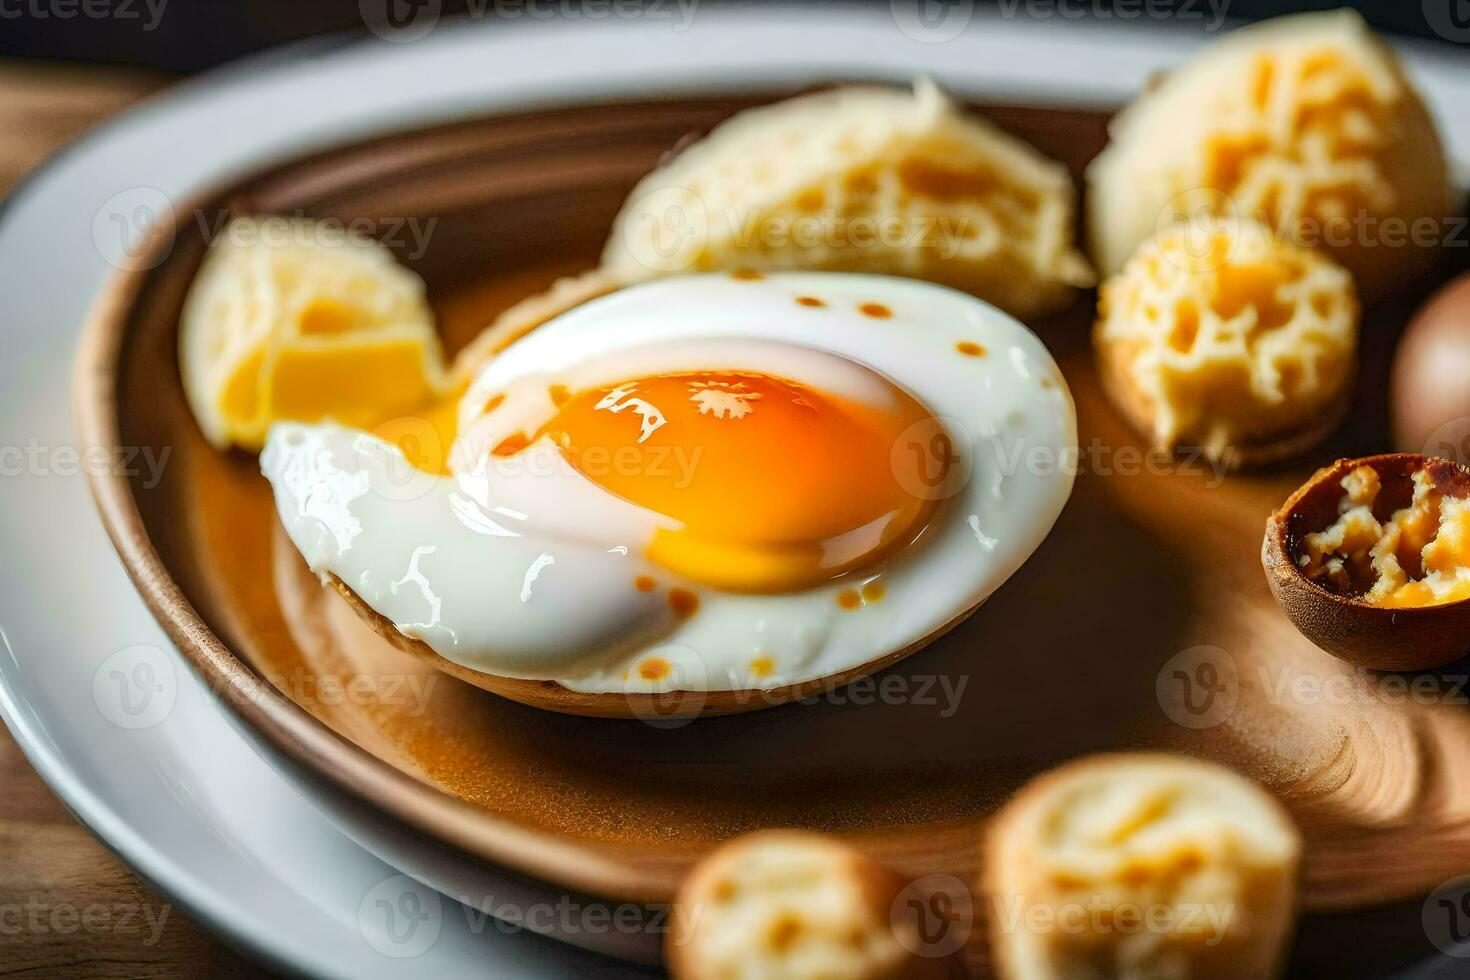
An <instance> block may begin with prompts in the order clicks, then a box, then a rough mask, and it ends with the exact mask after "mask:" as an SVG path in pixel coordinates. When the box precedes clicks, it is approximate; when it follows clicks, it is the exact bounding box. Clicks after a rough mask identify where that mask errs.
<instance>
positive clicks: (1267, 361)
mask: <svg viewBox="0 0 1470 980" xmlns="http://www.w3.org/2000/svg"><path fill="white" fill-rule="evenodd" d="M1093 339H1094V343H1095V346H1096V349H1097V355H1098V366H1099V372H1100V374H1101V375H1102V379H1103V385H1104V387H1105V389H1106V390H1107V392H1108V394H1109V396H1110V397H1111V398H1112V400H1113V402H1114V404H1115V405H1117V407H1118V409H1119V410H1120V411H1121V412H1122V413H1123V414H1124V416H1125V417H1127V419H1128V420H1129V422H1130V423H1131V424H1132V425H1133V427H1134V428H1136V429H1137V430H1139V431H1140V432H1142V433H1144V434H1146V435H1147V436H1148V437H1149V438H1150V439H1151V440H1152V442H1153V443H1154V444H1155V445H1156V446H1158V447H1160V448H1163V449H1173V448H1175V447H1177V446H1181V445H1197V446H1201V447H1203V448H1204V450H1205V451H1206V452H1207V453H1208V454H1209V455H1210V457H1211V458H1213V459H1216V460H1219V461H1222V462H1224V463H1227V464H1229V465H1257V464H1262V463H1267V462H1271V461H1274V460H1277V459H1284V458H1287V457H1289V456H1292V455H1295V454H1297V453H1299V452H1301V451H1303V450H1304V449H1307V448H1309V447H1310V446H1312V445H1313V444H1315V443H1317V442H1319V441H1320V440H1321V439H1323V438H1325V437H1326V436H1327V435H1328V434H1330V433H1331V431H1332V430H1333V428H1335V426H1336V425H1337V423H1338V422H1339V421H1340V420H1341V417H1342V414H1343V412H1344V411H1345V410H1346V408H1347V405H1348V401H1349V399H1350V396H1351V386H1352V382H1353V374H1354V364H1355V359H1356V355H1357V347H1358V304H1357V300H1356V298H1355V296H1354V293H1353V288H1352V281H1351V278H1350V277H1349V275H1348V273H1347V272H1346V270H1344V269H1342V268H1341V267H1340V266H1338V265H1336V264H1335V263H1334V262H1332V261H1331V260H1330V259H1328V258H1326V257H1325V256H1323V255H1321V254H1320V253H1316V252H1309V251H1307V250H1305V249H1301V248H1297V247H1296V246H1294V245H1290V244H1285V243H1281V242H1278V241H1275V240H1274V239H1273V238H1272V236H1271V234H1270V232H1269V231H1268V230H1267V229H1266V228H1264V227H1263V226H1261V225H1259V224H1257V223H1256V222H1253V221H1227V220H1222V221H1216V222H1213V223H1211V224H1209V225H1208V226H1207V227H1200V226H1196V225H1192V224H1178V225H1175V226H1172V227H1170V228H1168V229H1166V230H1165V231H1164V232H1162V233H1161V234H1159V235H1158V236H1157V237H1156V238H1154V239H1151V240H1149V241H1146V242H1145V243H1144V244H1143V245H1142V246H1140V248H1139V249H1138V252H1137V254H1135V255H1134V256H1133V258H1132V259H1130V260H1129V262H1128V264H1127V266H1125V267H1124V269H1123V271H1122V272H1121V273H1119V274H1118V275H1116V276H1114V277H1113V278H1111V279H1109V280H1108V281H1107V282H1105V283H1104V284H1103V286H1102V289H1101V291H1100V296H1099V306H1098V321H1097V326H1096V328H1095V330H1094V334H1093Z"/></svg>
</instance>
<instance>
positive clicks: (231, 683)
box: [71, 133, 681, 905]
mask: <svg viewBox="0 0 1470 980" xmlns="http://www.w3.org/2000/svg"><path fill="white" fill-rule="evenodd" d="M398 135H401V134H397V133H395V134H390V135H389V136H388V137H387V138H389V139H392V138H394V137H395V136H398ZM368 142H373V141H371V140H369V141H364V144H365V143H368ZM291 163H292V161H289V160H287V161H282V162H277V163H275V164H272V165H269V166H268V167H266V168H263V169H262V170H260V171H257V172H255V173H253V174H248V175H245V176H244V177H243V178H240V179H237V180H232V181H230V183H231V185H233V186H243V185H245V184H247V183H249V182H250V181H251V180H253V179H255V178H256V177H259V176H261V175H262V174H266V173H271V172H276V171H278V170H279V169H280V168H282V167H286V166H290V165H291ZM220 197H221V195H220V193H218V192H217V191H206V192H204V193H200V194H197V195H195V196H194V197H193V198H192V199H191V200H190V201H189V202H188V204H187V206H186V207H184V208H180V209H176V214H192V213H194V211H195V210H196V208H197V206H200V205H203V204H205V203H207V202H212V201H217V200H219V199H220ZM179 227H180V223H179V222H178V221H177V219H175V220H174V221H173V223H172V224H171V225H169V224H161V225H160V229H161V231H163V232H166V233H163V234H159V235H157V236H156V237H155V238H154V239H153V241H152V243H151V245H150V247H149V249H148V250H147V251H145V252H144V253H143V254H141V255H140V256H139V261H138V262H137V263H136V266H137V268H131V269H121V270H118V271H117V272H115V273H114V274H113V275H112V277H111V278H110V279H109V280H108V281H107V282H106V283H105V285H104V286H103V289H102V291H101V293H100V294H99V296H98V298H97V300H96V302H95V303H94V305H93V306H92V308H91V310H90V312H89V313H88V315H87V319H86V321H85V323H84V324H83V328H82V331H81V337H80V340H79V342H78V347H77V353H76V359H75V362H74V366H73V374H72V396H71V405H72V414H73V421H74V425H75V428H76V433H77V439H78V444H79V448H80V449H81V450H82V451H83V452H86V451H88V450H89V449H90V447H93V446H99V447H106V448H108V449H112V448H115V447H117V446H119V445H120V444H121V441H122V439H121V435H122V428H121V419H120V415H119V411H118V389H119V383H118V378H119V373H120V370H121V366H122V358H123V354H124V352H125V350H126V348H127V344H128V341H129V339H130V334H131V327H132V317H131V316H130V313H131V311H132V310H133V309H134V308H135V307H136V304H137V301H138V299H139V297H140V296H141V295H142V294H143V292H144V290H145V289H146V288H147V286H148V284H149V283H150V281H151V280H152V279H153V277H154V275H155V273H156V272H157V271H158V269H159V268H162V267H163V266H164V264H165V262H166V260H167V253H168V250H170V249H172V248H173V246H174V244H175V239H174V233H175V232H176V231H177V230H178V229H179ZM160 252H162V253H163V254H162V255H161V256H160V254H159V253H160ZM153 260H157V261H153ZM87 482H88V486H89V488H90V489H91V492H92V497H93V499H94V501H95V502H96V505H97V510H98V514H99V516H100V517H101V519H102V524H103V527H104V528H105V529H106V531H107V534H108V537H109V538H110V539H111V540H112V543H113V547H114V548H115V549H116V550H117V553H118V556H119V557H120V558H121V559H122V564H123V567H124V569H125V570H126V571H127V574H128V577H129V578H130V579H132V581H133V584H134V586H135V587H136V588H137V589H138V592H139V594H140V595H141V596H142V597H143V601H144V602H145V603H146V604H147V606H148V608H149V610H150V611H151V612H152V614H153V617H154V618H155V619H156V620H157V621H158V623H159V624H160V625H161V626H162V627H163V629H164V631H165V632H166V633H167V634H168V636H169V638H170V639H171V640H172V641H173V643H174V645H175V646H176V647H178V649H179V650H180V652H182V653H183V654H184V656H185V657H187V658H188V660H189V662H190V663H191V664H192V665H193V667H194V670H195V672H196V673H197V675H198V676H199V677H200V679H201V680H203V681H204V683H205V685H206V686H207V687H208V688H209V691H210V693H212V694H213V695H214V696H215V697H216V698H217V699H218V700H220V701H221V702H223V703H224V704H225V706H226V707H227V708H228V709H229V710H230V711H232V712H233V713H234V714H235V715H236V716H237V717H239V718H240V719H241V720H243V721H244V722H246V723H247V724H248V725H249V726H250V727H251V728H252V729H253V730H254V731H255V732H257V733H259V734H260V735H262V736H264V737H265V739H266V741H268V742H269V743H270V744H271V745H272V746H273V747H274V748H275V749H277V750H279V751H281V752H282V753H284V754H285V755H286V756H287V757H289V758H290V759H292V760H293V761H295V762H296V763H298V764H299V765H301V766H303V767H304V768H306V769H307V770H308V771H310V772H311V773H313V774H316V775H319V776H322V777H325V778H326V779H327V780H328V781H329V782H330V783H332V784H334V785H335V786H337V787H338V788H341V789H344V790H346V791H348V792H350V793H352V794H353V795H355V796H358V797H360V798H361V799H363V800H364V801H365V802H367V803H368V804H369V805H371V806H373V807H376V808H378V809H380V810H382V811H384V812H386V813H387V814H389V815H390V816H392V817H393V818H395V819H397V820H400V821H402V822H403V823H406V824H408V825H409V826H411V827H413V828H415V829H417V830H418V831H420V832H422V833H424V834H426V835H428V836H430V837H432V838H435V839H438V840H441V841H444V842H447V843H449V844H451V845H453V846H454V847H456V848H458V849H460V850H462V851H464V852H467V853H468V854H469V855H471V856H473V857H475V858H479V859H482V860H485V861H488V862H490V863H492V864H495V865H499V866H503V867H506V868H509V869H511V870H513V871H516V872H519V873H522V874H526V875H529V876H531V877H533V878H537V879H540V880H542V881H546V882H549V883H552V884H554V885H556V886H559V887H564V888H567V889H570V890H572V891H575V892H578V893H582V894H585V895H594V896H602V897H606V898H614V899H616V900H618V901H620V902H630V903H635V904H649V905H659V904H664V903H667V902H670V901H672V900H673V897H674V893H675V890H676V889H677V887H678V882H679V879H680V877H681V876H680V875H679V874H678V873H677V871H676V870H675V869H674V868H673V867H672V865H671V863H670V861H669V858H668V853H667V852H666V851H665V850H663V849H661V848H655V847H652V846H648V847H643V846H639V845H636V844H623V843H617V844H614V843H598V842H593V841H580V840H578V839H576V838H574V837H567V836H562V835H558V834H556V833H553V832H550V831H543V830H536V829H532V828H529V827H525V826H523V825H520V824H517V823H515V822H513V821H510V820H507V819H505V818H503V817H498V816H496V815H495V814H493V813H490V812H489V811H487V810H484V809H482V808H480V807H477V806H475V805H473V804H471V803H469V802H467V801H465V800H462V799H459V798H457V797H455V796H452V795H451V794H449V793H447V792H445V791H443V790H441V789H439V788H437V787H434V786H431V785H429V784H427V783H423V782H421V781H419V780H418V779H415V778H414V777H413V776H411V775H409V774H408V773H406V772H403V771H402V770H400V769H398V768H396V767H394V766H392V765H391V764H389V763H388V762H385V761H384V760H382V759H379V758H378V757H377V756H374V755H373V754H372V753H370V752H368V751H367V750H366V749H364V748H362V747H361V746H359V745H357V744H355V743H354V742H352V741H351V740H349V739H347V738H346V737H344V736H342V735H340V734H339V733H337V732H336V731H334V730H332V729H331V728H330V727H329V726H328V725H327V724H326V723H325V722H323V721H321V720H319V719H318V718H316V717H315V716H313V715H312V714H311V713H310V712H308V711H306V710H305V709H304V708H302V707H301V706H300V705H298V704H296V703H295V702H294V701H292V700H291V699H290V698H288V697H287V696H286V695H285V694H283V693H282V692H281V691H279V690H277V689H276V688H275V687H274V686H273V685H271V684H270V683H269V682H268V681H267V680H265V678H263V677H261V676H260V675H258V674H257V673H256V672H255V671H254V670H253V669H252V668H251V667H250V666H249V665H248V664H247V663H246V662H245V661H244V660H242V659H241V658H240V657H238V656H237V655H236V654H235V653H234V652H233V651H231V650H230V649H229V647H228V646H226V645H225V643H224V642H223V641H222V640H221V639H220V637H219V636H218V635H217V634H215V632H214V631H213V630H212V629H211V628H210V627H209V625H208V624H206V623H205V622H204V620H203V618H202V617H201V616H200V615H199V613H198V611H197V610H196V609H195V608H194V606H193V604H192V603H191V602H190V601H189V599H188V598H187V597H186V596H185V595H184V592H183V589H182V588H181V587H180V586H179V584H178V582H177V581H176V580H175V579H174V577H173V575H172V573H171V572H170V570H169V569H168V567H167V565H166V564H165V563H164V561H163V559H162V557H161V556H160V555H159V554H158V551H157V549H156V548H155V547H154V545H153V542H152V540H151V539H150V537H149V535H148V530H147V527H146V525H145V524H144V522H143V517H142V514H141V512H140V511H139V509H138V505H137V502H136V500H135V499H134V497H133V492H132V486H131V483H130V481H129V478H128V477H127V476H126V475H124V474H123V473H122V472H120V471H116V470H114V469H111V468H101V469H95V470H94V469H89V472H88V474H87ZM614 852H617V853H618V854H620V855H622V856H623V859H619V857H615V856H614Z"/></svg>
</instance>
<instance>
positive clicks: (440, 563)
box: [261, 273, 1076, 693]
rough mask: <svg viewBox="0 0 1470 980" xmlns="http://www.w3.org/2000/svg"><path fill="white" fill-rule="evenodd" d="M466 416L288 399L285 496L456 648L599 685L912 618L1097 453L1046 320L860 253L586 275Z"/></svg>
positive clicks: (797, 669)
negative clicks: (637, 281)
mask: <svg viewBox="0 0 1470 980" xmlns="http://www.w3.org/2000/svg"><path fill="white" fill-rule="evenodd" d="M453 428H454V429H455V433H456V435H455V438H454V441H453V444H452V446H451V447H449V449H448V451H447V453H444V454H436V453H428V454H425V455H423V456H422V457H419V456H414V459H415V460H416V461H417V462H418V465H414V463H413V462H411V461H410V456H412V455H413V454H406V453H405V451H404V448H403V446H402V445H400V444H395V442H392V441H389V440H387V439H384V438H381V437H380V436H379V435H374V434H371V433H367V432H362V431H358V430H353V429H349V428H346V427H342V426H339V425H335V424H330V423H328V424H320V425H308V424H299V423H280V424H277V425H276V426H274V427H273V428H272V430H271V432H270V435H269V438H268V440H267V445H266V450H265V453H264V454H263V456H262V460H261V463H262V469H263V471H264V473H265V475H266V477H267V478H268V479H269V481H270V482H271V484H272V487H273V489H274V492H275V498H276V505H277V510H278V513H279V515H280V518H281V521H282V523H283V524H284V526H285V528H286V531H287V533H288V535H289V537H290V539H291V541H292V542H293V543H294V544H295V546H296V547H297V549H298V550H299V551H300V552H301V554H302V556H303V557H304V558H305V560H306V561H307V563H308V564H309V565H310V567H311V568H312V570H313V571H315V572H316V573H317V574H318V575H320V576H322V577H323V579H324V580H325V579H327V578H328V577H329V576H335V577H336V578H338V579H340V580H341V581H342V582H343V583H344V584H345V585H346V586H347V587H348V588H350V589H351V590H352V591H353V592H355V593H356V594H357V596H358V597H359V598H360V599H361V600H362V601H363V602H364V603H365V604H366V605H367V606H368V607H370V608H371V609H373V610H375V611H376V612H378V613H379V614H381V615H382V616H383V617H384V618H385V619H386V620H388V621H389V622H391V623H392V624H393V625H394V627H395V628H396V629H398V630H399V631H400V632H402V633H403V634H404V635H406V636H409V637H412V638H415V639H418V640H421V641H423V642H424V643H425V644H427V645H428V647H429V648H431V649H432V650H433V651H434V652H435V653H437V654H439V655H440V656H442V657H444V658H445V659H447V660H450V661H452V662H454V663H456V664H459V665H461V666H463V667H466V668H469V669H471V670H475V671H480V672H483V673H487V674H493V675H498V676H504V677H513V678H523V679H538V680H552V681H556V682H559V683H560V684H562V685H563V686H565V687H567V688H569V689H571V690H574V691H579V692H585V693H632V692H660V691H669V690H709V691H716V690H744V689H757V688H769V687H779V686H785V685H790V684H796V683H801V682H804V681H808V680H813V679H816V678H821V677H826V676H830V675H834V674H839V673H844V672H846V671H850V670H854V669H856V668H859V667H862V666H863V665H866V664H870V663H872V662H874V661H877V660H880V659H883V658H885V657H887V656H889V655H890V654H893V653H895V652H897V651H902V650H908V649H912V648H916V647H917V646H918V645H921V644H922V643H923V642H925V641H926V640H927V639H928V638H930V637H932V636H934V635H936V634H938V633H940V632H942V631H943V630H944V629H945V628H946V627H948V626H949V625H951V624H953V623H954V622H956V621H958V620H959V619H961V618H963V617H964V616H965V615H967V614H968V613H969V612H971V611H972V610H973V609H974V608H975V607H976V606H978V605H979V604H980V603H981V602H983V601H984V600H985V599H986V598H987V597H988V596H989V595H990V594H991V593H992V592H994V591H995V590H996V589H997V588H999V587H1000V585H1001V584H1002V583H1003V582H1004V581H1005V580H1006V579H1007V578H1008V577H1009V576H1010V575H1011V574H1012V573H1013V572H1015V570H1016V569H1017V568H1019V567H1020V566H1021V564H1022V563H1023V562H1024V561H1025V560H1026V559H1027V558H1028V557H1029V556H1030V555H1031V553H1032V552H1033V551H1034V550H1035V549H1036V547H1037V546H1038V545H1039V544H1040V543H1041V541H1042V540H1043V539H1044V538H1045V537H1046V535H1047V533H1048V531H1049V530H1050V528H1051V527H1052V525H1053V523H1054V522H1055V521H1056V519H1057V516H1058V515H1059V514H1060V512H1061V510H1062V507H1063V506H1064V504H1065V503H1066V500H1067V498H1068V496H1069V494H1070V492H1071V486H1072V479H1073V470H1074V468H1075V467H1074V466H1073V465H1071V464H1074V463H1075V460H1076V423H1075V417H1074V412H1073V408H1072V403H1071V397H1070V395H1069V393H1068V391H1067V388H1066V384H1065V382H1064V381H1063V380H1062V377H1061V374H1060V373H1059V372H1058V370H1057V368H1056V365H1055V364H1054V363H1053V361H1052V359H1051V357H1050V356H1049V355H1048V353H1047V351H1046V349H1045V347H1044V346H1043V345H1042V344H1041V342H1040V341H1039V340H1038V339H1037V338H1036V337H1035V336H1034V335H1033V334H1032V333H1031V332H1030V331H1028V330H1027V329H1026V328H1025V327H1023V326H1021V325H1020V324H1019V323H1017V322H1016V321H1014V320H1012V319H1011V318H1010V317H1008V316H1007V315H1005V314H1004V313H1001V312H1000V311H998V310H996V309H995V308H993V307H991V306H989V305H987V304H985V303H982V302H980V301H979V300H976V299H974V298H973V297H970V296H968V295H965V294H963V293H959V292H956V291H953V290H950V289H947V288H944V287H941V286H935V285H931V284H927V283H921V282H917V281H912V280H905V279H896V278H888V277H881V276H867V275H848V274H840V273H794V274H782V275H772V276H768V277H758V276H751V275H745V276H742V275H733V276H727V275H699V276H687V277H679V278H670V279H664V280H660V281H656V282H653V283H649V284H646V285H640V286H636V287H632V288H629V289H624V290H622V291H620V292H617V293H614V294H612V295H609V296H606V297H603V298H601V299H597V300H593V301H592V302H589V303H587V304H585V305H583V306H580V307H577V308H575V309H573V310H572V311H570V312H568V313H565V314H563V315H561V316H560V317H557V318H555V319H553V320H552V321H550V322H548V323H547V324H545V325H543V326H541V327H540V328H538V329H537V330H536V331H534V332H533V333H531V334H530V335H529V336H527V337H525V338H523V339H521V340H519V341H517V342H516V343H514V344H513V345H511V346H510V347H509V348H508V349H506V350H505V351H504V352H503V353H501V354H499V355H498V356H497V357H495V358H494V359H493V360H491V361H489V362H488V363H487V364H486V365H485V366H484V367H483V368H482V369H481V370H480V372H479V373H478V375H477V376H476V377H475V378H474V380H473V382H472V383H471V384H470V385H469V387H468V389H467V390H466V392H465V393H464V395H463V397H462V399H461V400H460V402H459V404H458V412H457V419H456V420H455V425H454V426H453ZM426 431H428V432H429V434H430V437H432V433H433V428H432V427H427V429H426ZM435 456H447V461H446V463H445V464H444V465H443V466H442V467H441V466H439V465H438V464H437V463H433V462H426V461H425V460H431V459H433V458H434V457H435ZM441 469H442V472H441V471H439V470H441Z"/></svg>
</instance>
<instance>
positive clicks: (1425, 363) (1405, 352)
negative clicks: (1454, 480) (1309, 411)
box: [1389, 273, 1470, 462]
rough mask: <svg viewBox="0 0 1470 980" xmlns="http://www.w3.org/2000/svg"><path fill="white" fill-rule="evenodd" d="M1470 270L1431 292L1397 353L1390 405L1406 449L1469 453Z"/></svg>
mask: <svg viewBox="0 0 1470 980" xmlns="http://www.w3.org/2000/svg"><path fill="white" fill-rule="evenodd" d="M1466 378H1470V273H1467V274H1465V275H1462V276H1461V277H1460V278H1458V279H1456V280H1454V281H1453V282H1451V283H1450V284H1449V285H1447V286H1445V287H1443V288H1442V289H1440V290H1439V291H1438V292H1437V293H1435V294H1434V295H1433V296H1431V297H1430V298H1429V300H1428V302H1426V303H1425V304H1424V305H1423V306H1422V307H1420V309H1419V312H1418V313H1416V314H1415V315H1414V319H1413V320H1412V321H1411V322H1410V323H1409V326H1408V329H1406V330H1405V331H1404V336H1403V339H1402V340H1401V341H1400V342H1399V348H1398V351H1397V353H1395V354H1394V359H1393V377H1392V379H1391V381H1390V383H1389V405H1390V407H1391V409H1392V413H1393V434H1394V443H1395V445H1397V447H1398V448H1399V449H1400V450H1403V451H1404V452H1418V453H1431V454H1434V455H1437V456H1444V457H1447V458H1452V459H1459V460H1460V461H1461V462H1464V461H1465V460H1466V459H1467V457H1470V384H1467V383H1466V380H1465V379H1466Z"/></svg>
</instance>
